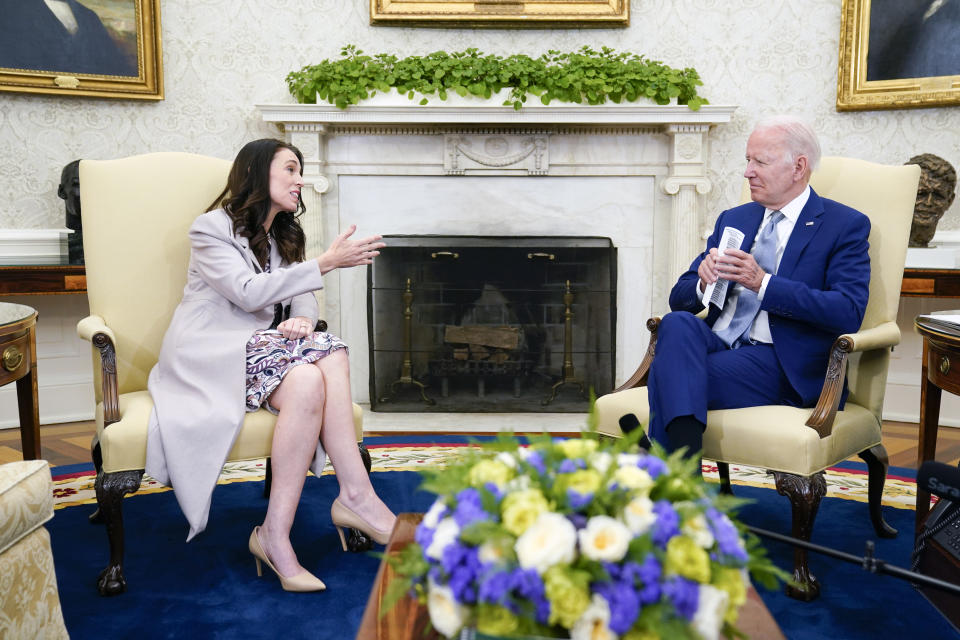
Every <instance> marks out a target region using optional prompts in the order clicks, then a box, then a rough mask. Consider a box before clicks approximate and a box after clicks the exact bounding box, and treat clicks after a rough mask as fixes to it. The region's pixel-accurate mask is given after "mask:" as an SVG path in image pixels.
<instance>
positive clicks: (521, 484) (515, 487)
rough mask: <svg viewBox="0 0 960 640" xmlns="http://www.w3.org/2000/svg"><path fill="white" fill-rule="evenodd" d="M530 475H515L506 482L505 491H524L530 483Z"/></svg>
mask: <svg viewBox="0 0 960 640" xmlns="http://www.w3.org/2000/svg"><path fill="white" fill-rule="evenodd" d="M531 482H532V481H531V480H530V476H517V477H515V478H513V479H511V480H510V481H509V482H508V483H507V487H506V492H507V493H516V492H517V491H526V490H527V489H529V488H530V487H531V486H532V485H531Z"/></svg>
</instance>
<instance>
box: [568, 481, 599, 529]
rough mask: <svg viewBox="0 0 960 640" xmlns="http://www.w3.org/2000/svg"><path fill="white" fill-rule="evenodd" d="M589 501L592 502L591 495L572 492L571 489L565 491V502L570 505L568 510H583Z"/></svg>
mask: <svg viewBox="0 0 960 640" xmlns="http://www.w3.org/2000/svg"><path fill="white" fill-rule="evenodd" d="M591 500H593V494H592V493H580V492H579V491H574V490H573V489H567V501H568V502H569V503H570V508H571V509H573V510H575V511H579V510H580V509H583V508H584V507H585V506H587V505H588V504H590V501H591ZM578 528H579V527H578Z"/></svg>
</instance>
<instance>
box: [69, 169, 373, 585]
mask: <svg viewBox="0 0 960 640" xmlns="http://www.w3.org/2000/svg"><path fill="white" fill-rule="evenodd" d="M229 170H230V162H227V161H226V160H220V159H217V158H209V157H205V156H199V155H193V154H187V153H152V154H146V155H141V156H133V157H129V158H122V159H118V160H105V161H94V160H84V161H82V162H81V163H80V201H81V206H82V211H83V231H84V233H83V240H84V260H85V263H86V273H87V297H88V300H89V303H90V315H89V316H88V317H86V318H84V319H83V320H81V321H80V323H79V324H78V325H77V333H78V334H79V335H80V337H82V338H84V339H86V340H89V341H90V342H91V343H92V344H93V360H94V393H95V396H96V403H97V408H96V421H97V433H96V436H95V437H94V439H93V443H92V446H91V448H92V454H93V462H94V465H95V466H96V469H97V479H96V485H95V487H96V494H97V505H98V509H97V511H96V513H94V514H93V515H92V516H91V520H92V521H94V522H105V523H106V525H107V535H108V537H109V542H110V562H109V564H108V566H107V567H106V568H105V569H104V570H103V571H102V572H101V574H100V576H99V578H98V581H97V587H98V589H99V591H100V593H101V594H102V595H113V594H117V593H121V592H123V591H124V590H126V579H125V578H124V575H123V536H124V532H123V513H122V502H123V497H124V496H125V495H126V494H128V493H133V492H136V491H137V489H138V488H139V487H140V480H141V478H142V477H143V468H144V465H145V463H146V443H147V422H148V420H149V418H150V412H151V409H152V408H153V401H152V399H151V398H150V393H149V392H148V391H147V376H148V375H149V373H150V370H151V369H152V368H153V365H154V364H156V362H157V358H158V357H159V353H160V345H161V342H162V341H163V335H164V333H165V331H166V328H167V325H168V324H169V323H170V318H171V317H172V316H173V311H174V309H175V308H176V306H177V304H178V303H179V302H180V297H181V295H182V293H183V287H184V284H185V283H186V275H187V263H188V261H189V257H190V242H189V239H188V237H187V231H188V229H189V228H190V225H191V224H192V223H193V221H194V219H195V218H196V217H197V216H198V215H200V214H201V213H203V211H205V210H206V208H207V206H209V205H210V203H211V202H213V199H214V198H216V197H217V195H218V194H219V193H220V191H221V190H222V189H223V187H224V185H225V184H226V182H227V173H228V172H229ZM275 422H276V417H275V416H274V415H273V414H271V413H270V412H268V411H266V410H264V409H261V410H259V411H256V412H253V413H248V414H246V421H245V422H244V425H243V429H242V431H241V432H240V435H239V436H238V437H237V440H236V442H235V443H234V446H233V449H232V450H231V451H230V454H229V457H228V460H229V461H236V460H251V459H257V458H263V457H269V455H270V447H271V444H272V440H273V427H274V424H275ZM354 424H355V426H356V431H357V440H358V442H360V443H361V444H360V448H361V455H362V456H363V459H364V462H365V464H366V465H367V469H368V470H369V469H370V456H369V454H368V453H367V451H366V449H365V448H364V447H363V444H362V439H363V413H362V411H361V410H360V407H359V406H357V405H354ZM267 471H268V475H267V483H268V485H269V479H270V476H269V464H268V465H267ZM266 491H267V492H268V491H269V487H268V488H267V490H266ZM370 545H371V542H370V541H369V540H367V539H365V538H364V537H363V536H362V534H360V533H359V532H356V531H354V532H353V533H352V535H351V548H352V549H354V550H361V549H364V548H369V547H370Z"/></svg>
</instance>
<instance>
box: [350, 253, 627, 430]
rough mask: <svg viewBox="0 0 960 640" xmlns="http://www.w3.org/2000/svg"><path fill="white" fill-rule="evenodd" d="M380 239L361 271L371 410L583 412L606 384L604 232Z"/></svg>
mask: <svg viewBox="0 0 960 640" xmlns="http://www.w3.org/2000/svg"><path fill="white" fill-rule="evenodd" d="M385 241H386V242H387V245H388V246H387V249H385V250H384V251H383V253H382V255H381V256H380V257H379V258H377V260H376V261H375V262H374V265H373V266H372V268H371V269H370V270H369V272H368V273H369V276H368V277H369V283H368V284H369V286H368V292H369V293H368V313H367V318H368V323H369V327H368V328H369V338H370V346H371V348H370V398H371V405H372V408H373V409H374V410H375V411H414V412H423V411H467V412H488V411H489V412H504V411H511V412H522V411H546V412H568V411H569V412H582V411H584V410H585V409H586V408H587V406H588V394H589V391H590V390H591V389H592V390H593V391H594V392H595V393H596V394H598V395H600V394H603V393H607V392H609V391H610V390H611V388H612V385H613V379H614V366H615V362H614V357H615V356H614V354H615V346H616V345H615V344H614V343H615V335H616V333H615V327H616V264H617V260H616V249H615V248H614V246H613V243H612V242H611V241H610V239H609V238H595V237H554V236H550V237H491V236H481V237H477V236H470V237H468V236H387V237H385Z"/></svg>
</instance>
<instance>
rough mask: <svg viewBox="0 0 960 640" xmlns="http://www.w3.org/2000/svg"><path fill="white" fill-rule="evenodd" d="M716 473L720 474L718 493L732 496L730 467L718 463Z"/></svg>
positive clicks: (724, 463) (726, 464)
mask: <svg viewBox="0 0 960 640" xmlns="http://www.w3.org/2000/svg"><path fill="white" fill-rule="evenodd" d="M717 473H718V474H720V493H725V494H727V495H728V496H732V495H733V487H732V486H731V485H730V465H729V464H728V463H726V462H718V463H717Z"/></svg>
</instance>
